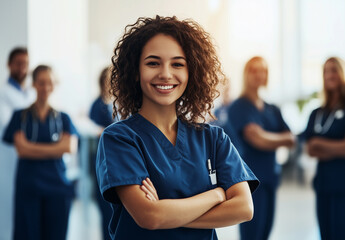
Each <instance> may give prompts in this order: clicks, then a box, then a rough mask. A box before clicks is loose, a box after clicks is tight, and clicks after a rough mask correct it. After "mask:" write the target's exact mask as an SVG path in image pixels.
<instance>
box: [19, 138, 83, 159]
mask: <svg viewBox="0 0 345 240" xmlns="http://www.w3.org/2000/svg"><path fill="white" fill-rule="evenodd" d="M16 148H17V150H18V154H19V156H20V157H25V158H31V159H38V160H39V159H46V158H60V157H62V155H63V154H64V153H74V152H75V151H76V148H77V138H76V137H75V136H71V135H69V134H63V135H62V137H61V139H60V141H59V142H57V143H33V142H29V141H27V142H25V143H20V144H16Z"/></svg>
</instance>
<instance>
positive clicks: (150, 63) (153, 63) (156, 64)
mask: <svg viewBox="0 0 345 240" xmlns="http://www.w3.org/2000/svg"><path fill="white" fill-rule="evenodd" d="M146 65H147V66H158V65H159V63H158V62H148V63H146Z"/></svg>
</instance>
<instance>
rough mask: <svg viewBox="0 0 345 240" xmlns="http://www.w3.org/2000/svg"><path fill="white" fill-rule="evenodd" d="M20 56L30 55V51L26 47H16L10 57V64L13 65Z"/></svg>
mask: <svg viewBox="0 0 345 240" xmlns="http://www.w3.org/2000/svg"><path fill="white" fill-rule="evenodd" d="M19 54H26V55H28V49H27V48H25V47H16V48H14V49H13V50H12V51H11V52H10V55H9V56H8V62H7V63H8V64H11V63H12V61H13V59H14V57H15V56H17V55H19Z"/></svg>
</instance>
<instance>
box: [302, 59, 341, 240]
mask: <svg viewBox="0 0 345 240" xmlns="http://www.w3.org/2000/svg"><path fill="white" fill-rule="evenodd" d="M344 70H345V63H344V61H343V60H342V59H340V58H336V57H331V58H329V59H327V61H326V62H325V64H324V66H323V91H324V96H325V98H324V103H323V105H322V106H321V107H319V108H317V109H315V110H314V111H313V112H312V113H311V114H310V117H309V121H308V125H307V128H306V130H305V132H304V133H303V135H302V136H303V137H304V139H305V140H306V149H307V152H308V154H309V155H310V156H312V157H315V158H316V159H317V160H318V164H317V170H316V174H315V178H314V182H313V185H314V190H315V193H316V210H317V218H318V223H319V227H320V232H321V238H322V239H327V240H336V239H345V220H344V217H345V116H344V115H345V76H344Z"/></svg>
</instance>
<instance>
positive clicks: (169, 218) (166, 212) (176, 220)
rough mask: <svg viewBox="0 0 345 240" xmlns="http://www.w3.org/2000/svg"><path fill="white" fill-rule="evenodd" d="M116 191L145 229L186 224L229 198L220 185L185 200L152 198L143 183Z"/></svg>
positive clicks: (168, 227) (137, 221) (135, 219)
mask: <svg viewBox="0 0 345 240" xmlns="http://www.w3.org/2000/svg"><path fill="white" fill-rule="evenodd" d="M116 192H117V194H118V196H119V198H120V200H121V202H122V203H123V205H124V207H125V208H126V209H127V211H128V212H129V214H130V215H131V216H132V217H133V219H134V221H135V222H136V223H137V224H138V225H139V226H140V227H142V228H146V229H150V230H154V229H170V228H177V227H182V226H185V225H186V224H188V223H190V222H192V221H194V220H195V219H197V218H199V217H200V216H202V215H203V214H204V213H206V212H207V211H209V210H210V209H211V208H213V207H214V206H216V205H218V204H220V203H222V202H223V201H225V192H224V190H223V189H222V188H216V189H212V190H209V191H206V192H204V193H200V194H198V195H195V196H192V197H189V198H184V199H163V200H158V201H152V200H150V199H149V198H148V197H146V194H145V192H144V191H142V190H141V186H139V185H125V186H120V187H116Z"/></svg>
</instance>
